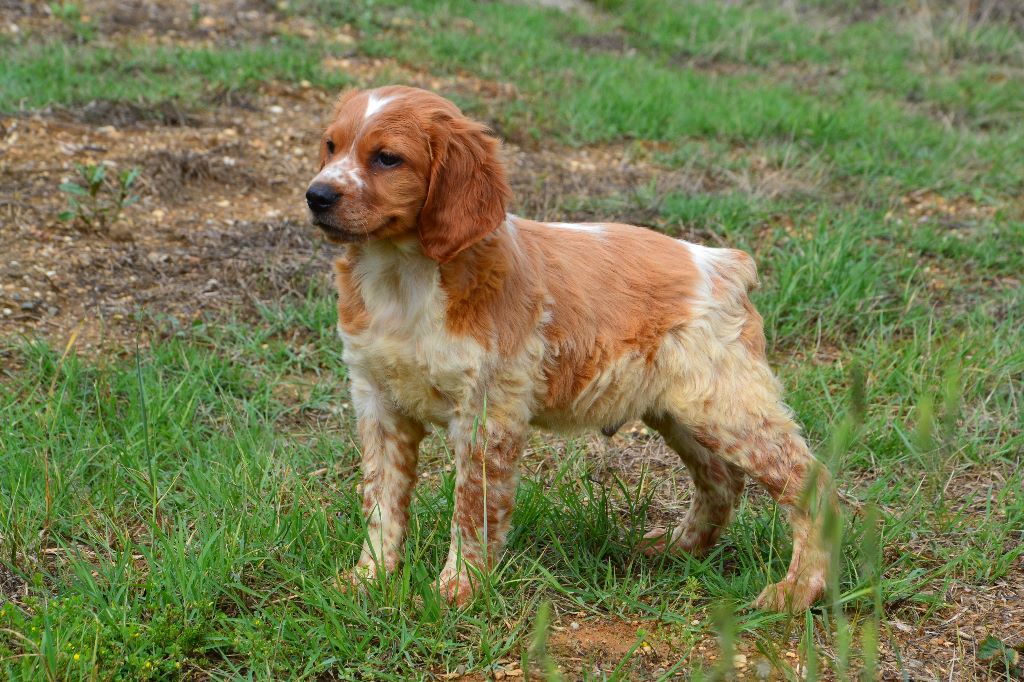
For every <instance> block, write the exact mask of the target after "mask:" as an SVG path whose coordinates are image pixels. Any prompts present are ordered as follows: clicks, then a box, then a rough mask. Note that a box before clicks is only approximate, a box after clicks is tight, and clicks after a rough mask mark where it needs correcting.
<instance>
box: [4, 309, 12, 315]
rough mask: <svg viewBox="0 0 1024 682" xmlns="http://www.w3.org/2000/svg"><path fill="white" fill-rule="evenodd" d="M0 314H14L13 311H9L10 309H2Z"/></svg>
mask: <svg viewBox="0 0 1024 682" xmlns="http://www.w3.org/2000/svg"><path fill="white" fill-rule="evenodd" d="M2 312H3V314H4V316H7V315H13V314H14V311H13V310H11V309H10V308H4V309H3V311H2Z"/></svg>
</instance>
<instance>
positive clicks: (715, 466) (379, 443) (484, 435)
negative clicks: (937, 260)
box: [306, 86, 835, 610]
mask: <svg viewBox="0 0 1024 682" xmlns="http://www.w3.org/2000/svg"><path fill="white" fill-rule="evenodd" d="M497 152H498V142H497V141H496V140H494V139H493V138H492V137H491V136H490V135H489V134H488V132H487V130H486V129H485V128H484V127H483V126H482V125H481V124H479V123H476V122H474V121H471V120H469V119H467V118H466V117H465V116H464V115H463V114H462V113H461V112H460V111H459V109H458V108H457V107H455V105H453V104H452V103H451V102H449V101H447V100H445V99H444V98H442V97H440V96H438V95H435V94H433V93H430V92H426V91H423V90H418V89H414V88H408V87H399V86H392V87H384V88H379V89H376V90H369V91H352V92H348V93H346V94H345V95H344V96H342V98H341V99H340V101H339V102H338V104H337V107H336V108H335V110H334V114H333V117H332V119H331V122H330V124H329V126H328V127H327V130H326V132H325V133H324V136H323V140H322V141H321V144H320V172H319V173H318V174H317V176H316V177H315V178H314V179H313V181H312V182H311V183H310V185H309V188H308V191H307V193H306V200H307V202H308V204H309V208H310V210H311V211H312V216H313V222H314V223H315V224H316V225H317V226H319V227H320V228H321V229H322V230H323V232H324V233H325V235H326V237H327V238H328V239H329V240H330V241H332V242H335V243H339V244H344V245H345V255H344V256H342V257H341V258H339V259H338V261H337V264H336V268H337V286H338V296H339V298H338V318H339V319H338V330H339V332H340V334H341V337H342V339H343V341H344V344H345V349H344V358H345V362H346V363H347V364H348V367H349V370H350V377H351V390H352V399H353V402H354V404H355V406H356V411H357V415H358V428H359V437H360V439H361V440H362V446H363V452H362V473H363V512H364V513H365V515H366V528H367V537H366V540H365V544H364V546H363V551H362V556H361V557H360V559H359V562H358V565H357V566H356V568H355V570H354V572H353V580H354V581H359V580H362V579H365V578H366V577H371V576H374V575H376V574H377V573H378V572H381V571H388V570H391V569H392V568H394V566H395V565H396V564H397V562H398V561H399V559H400V557H401V556H402V543H403V541H404V537H405V532H406V526H407V522H408V507H409V499H410V496H411V495H412V490H413V486H414V485H415V482H416V462H417V450H418V447H419V443H420V440H421V439H422V438H423V436H424V433H425V430H426V428H427V425H430V424H433V425H439V426H444V427H446V428H447V429H448V434H449V438H450V441H451V444H452V448H453V450H454V452H455V458H456V469H457V474H456V483H455V509H454V513H453V517H452V522H451V548H450V551H449V554H448V560H447V563H446V564H445V566H444V569H443V570H442V571H441V575H440V577H439V578H438V583H437V585H438V588H439V589H440V591H441V593H442V594H443V595H444V596H445V598H447V599H448V600H450V601H452V602H455V603H459V604H461V603H463V602H465V601H466V600H467V599H468V598H469V597H470V596H471V595H472V593H473V590H474V587H475V585H476V583H477V582H478V581H477V579H476V577H477V576H478V575H479V571H486V570H488V569H489V568H490V567H492V566H493V565H494V563H495V562H496V561H498V559H499V557H500V555H501V552H502V548H503V546H504V544H505V536H506V534H507V531H508V528H509V522H510V519H511V515H512V505H513V500H514V497H515V488H516V475H517V464H518V461H519V458H520V454H521V453H522V450H523V446H524V443H525V442H526V439H527V435H528V432H529V430H530V428H531V426H540V427H542V428H546V429H552V430H556V431H579V430H581V429H602V430H604V431H605V432H606V433H609V432H614V430H615V429H617V428H618V427H619V426H620V425H622V424H623V423H624V422H626V421H629V420H633V419H643V420H644V421H645V422H646V423H647V424H649V425H650V426H651V427H653V428H654V429H656V430H657V431H658V432H659V433H660V434H661V435H662V436H663V437H664V438H665V440H666V442H667V443H668V444H669V445H670V446H671V447H672V448H673V449H675V450H676V452H678V453H679V456H680V457H681V458H682V460H683V462H684V463H685V464H686V466H687V467H688V468H689V470H690V473H691V474H692V477H693V481H694V486H695V490H694V496H693V502H692V506H691V507H690V510H689V512H688V513H687V515H686V517H685V518H684V519H683V521H682V522H681V523H680V524H679V526H678V527H676V528H674V529H672V530H670V531H655V532H653V533H649V534H648V536H647V538H646V540H645V551H647V552H650V553H662V552H689V553H693V554H699V553H701V552H705V551H706V550H707V549H708V548H709V547H710V546H711V545H713V544H714V542H715V541H716V540H717V539H718V536H719V534H720V533H721V532H722V529H723V528H724V527H725V526H726V524H727V523H728V522H729V519H730V516H731V515H732V512H733V509H734V507H735V506H736V504H737V501H738V499H739V497H740V494H741V492H742V490H743V485H744V478H745V476H750V477H751V478H753V479H755V480H756V481H757V482H758V483H760V484H761V485H762V486H764V488H765V489H767V490H768V492H769V493H770V494H771V495H772V497H774V498H775V500H776V501H777V502H778V503H779V504H780V505H782V506H783V507H784V508H785V509H786V510H787V511H788V512H789V518H790V521H791V523H792V526H793V532H794V548H793V557H792V563H791V564H790V567H789V571H788V573H787V574H786V577H785V578H784V579H783V580H782V581H781V582H779V583H777V584H774V585H770V586H768V587H767V588H766V589H765V590H764V592H762V594H761V596H760V597H759V599H758V604H759V605H760V606H762V607H765V608H771V609H787V608H788V609H791V610H797V609H803V608H806V607H807V606H809V605H810V604H811V603H812V602H814V601H815V600H816V599H817V598H818V597H819V596H821V594H822V592H823V590H824V588H825V578H826V570H827V566H828V563H829V548H828V547H827V544H828V543H827V541H826V540H825V537H824V534H823V532H822V526H823V522H822V520H821V519H822V517H823V516H824V515H823V514H821V513H820V512H821V511H822V510H824V509H825V508H826V507H828V506H832V505H834V504H835V503H834V496H833V493H832V492H831V486H830V479H829V476H828V473H827V471H826V470H825V468H824V467H822V466H821V465H820V464H819V463H818V462H817V460H815V458H814V456H813V455H812V454H811V453H810V452H809V451H808V448H807V446H806V444H805V443H804V440H803V438H801V436H800V434H799V430H798V428H797V426H796V424H795V423H794V422H793V418H792V415H791V413H790V411H789V410H788V409H787V407H786V406H785V405H784V404H783V403H782V401H781V398H780V386H779V382H778V381H777V380H776V378H775V377H774V375H773V374H772V371H771V369H770V368H769V367H768V363H767V361H766V359H765V342H764V333H763V329H762V321H761V316H760V315H759V314H758V313H757V311H756V310H755V309H754V307H753V306H752V305H751V303H750V300H749V298H748V297H747V294H748V291H749V290H750V289H751V288H752V287H754V286H755V284H756V282H757V274H756V270H755V266H754V263H753V261H752V259H751V258H750V257H749V256H748V255H747V254H745V253H743V252H742V251H735V250H732V249H713V248H707V247H704V246H699V245H697V244H691V243H688V242H685V241H680V240H676V239H672V238H670V237H667V236H665V235H663V234H659V233H657V232H654V231H651V230H647V229H644V228H641V227H633V226H629V225H617V224H605V223H600V224H565V223H538V222H534V221H532V220H527V219H525V218H520V217H517V216H514V215H510V214H508V213H506V211H505V207H506V203H507V202H508V200H509V196H510V190H509V187H508V184H507V182H506V179H505V171H504V169H503V167H502V164H501V162H500V160H499V158H498V155H497ZM485 406H486V418H485V419H484V418H482V417H483V415H484V412H485Z"/></svg>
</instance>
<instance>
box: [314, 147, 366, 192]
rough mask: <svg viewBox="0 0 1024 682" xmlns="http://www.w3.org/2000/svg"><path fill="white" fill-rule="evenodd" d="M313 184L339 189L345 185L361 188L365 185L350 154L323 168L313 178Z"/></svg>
mask: <svg viewBox="0 0 1024 682" xmlns="http://www.w3.org/2000/svg"><path fill="white" fill-rule="evenodd" d="M313 182H326V183H331V184H334V185H338V186H340V187H344V186H346V185H355V186H356V187H363V186H364V185H365V184H366V183H365V182H363V178H362V176H361V175H360V174H359V166H358V165H357V164H356V162H355V160H354V159H353V158H352V154H349V155H348V156H344V157H342V158H340V159H338V160H337V161H335V162H333V163H330V164H328V165H326V166H324V169H323V170H322V171H320V173H319V174H318V175H317V176H316V177H315V178H313Z"/></svg>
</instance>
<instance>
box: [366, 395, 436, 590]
mask: <svg viewBox="0 0 1024 682" xmlns="http://www.w3.org/2000/svg"><path fill="white" fill-rule="evenodd" d="M359 388H361V387H359V386H358V384H357V383H356V382H355V381H353V392H352V393H353V400H354V401H355V402H356V408H357V410H358V411H359V424H358V427H359V438H360V440H361V441H362V445H363V453H362V462H361V467H362V474H363V483H362V486H363V515H364V517H365V519H366V540H365V542H364V543H363V551H362V554H361V555H360V557H359V562H358V563H357V564H356V568H355V571H354V572H353V575H352V579H353V581H354V582H357V581H358V580H360V579H364V578H368V577H373V576H375V575H377V573H378V572H379V571H390V570H392V569H393V568H394V567H395V566H396V565H397V564H398V562H399V560H400V559H401V554H402V543H403V542H404V541H405V532H406V529H407V526H408V522H409V500H410V499H411V497H412V491H413V487H414V486H415V485H416V462H417V459H418V454H419V443H420V441H421V440H422V439H423V435H424V429H423V426H422V425H421V424H420V423H419V422H417V421H414V420H412V419H410V418H408V417H406V416H404V415H402V414H400V413H398V412H397V411H396V410H394V409H393V407H389V406H388V404H387V401H386V400H384V399H382V397H381V396H379V395H376V394H369V393H366V392H365V391H361V390H359Z"/></svg>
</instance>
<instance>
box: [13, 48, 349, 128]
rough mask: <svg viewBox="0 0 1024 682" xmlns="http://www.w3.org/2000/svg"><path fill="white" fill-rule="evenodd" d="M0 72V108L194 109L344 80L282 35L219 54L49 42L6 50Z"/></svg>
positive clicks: (318, 54) (315, 53) (314, 51)
mask: <svg viewBox="0 0 1024 682" xmlns="http://www.w3.org/2000/svg"><path fill="white" fill-rule="evenodd" d="M3 54H4V66H3V68H2V69H0V111H15V110H18V109H22V108H28V109H34V108H39V107H43V106H46V105H51V104H59V105H75V104H84V103H87V102H91V101H93V100H97V99H99V100H107V101H113V102H133V103H139V104H154V103H158V102H164V101H174V102H180V103H182V104H185V105H190V106H193V107H195V106H198V105H201V104H202V103H203V102H204V98H209V97H210V96H212V95H216V94H222V93H225V92H236V91H244V89H245V88H247V87H250V86H252V85H254V84H256V83H259V82H263V81H272V80H283V81H289V82H293V83H297V82H299V81H302V80H307V81H309V82H311V83H315V84H317V85H318V86H321V87H324V88H332V89H335V88H341V87H342V86H344V85H347V84H348V83H350V82H351V81H350V80H349V79H348V78H346V77H345V76H344V75H342V74H340V73H337V72H331V71H324V70H323V69H322V68H321V64H320V62H321V59H322V56H323V55H324V54H325V50H324V49H323V48H317V47H316V46H310V45H309V44H308V43H306V42H302V41H299V40H297V39H291V38H284V39H280V40H277V41H275V42H273V43H269V44H266V45H246V46H244V47H233V48H227V49H220V50H218V49H213V48H200V47H195V48H194V47H181V46H170V47H164V46H153V45H148V44H125V45H120V46H117V47H97V46H93V45H90V44H84V45H66V44H61V43H55V42H45V43H35V44H30V45H27V46H24V47H23V46H14V45H12V46H8V47H7V49H6V50H4V51H3Z"/></svg>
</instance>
